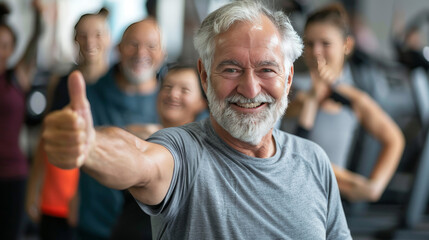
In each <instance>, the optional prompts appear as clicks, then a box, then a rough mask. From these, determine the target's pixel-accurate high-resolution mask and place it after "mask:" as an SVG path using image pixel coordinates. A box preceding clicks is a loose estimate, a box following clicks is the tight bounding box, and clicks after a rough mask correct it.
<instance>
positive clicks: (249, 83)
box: [237, 70, 261, 98]
mask: <svg viewBox="0 0 429 240" xmlns="http://www.w3.org/2000/svg"><path fill="white" fill-rule="evenodd" d="M260 92H261V85H260V81H259V78H258V77H257V76H256V75H255V72H254V71H253V70H246V71H244V73H243V75H242V76H241V77H240V80H239V83H238V86H237V93H239V94H241V95H243V96H244V97H246V98H254V97H256V96H257V95H258V94H259V93H260Z"/></svg>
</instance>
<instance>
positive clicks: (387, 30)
mask: <svg viewBox="0 0 429 240" xmlns="http://www.w3.org/2000/svg"><path fill="white" fill-rule="evenodd" d="M0 2H5V3H7V4H8V5H9V7H10V9H11V14H10V15H9V17H8V19H7V22H8V23H9V24H10V26H11V27H12V28H13V29H14V30H15V32H16V34H17V39H18V42H17V48H16V49H15V52H14V55H13V57H12V58H11V59H10V61H9V62H8V65H9V66H14V65H15V64H16V61H17V60H18V59H19V58H20V56H22V54H23V51H24V48H25V46H26V45H27V42H28V41H29V38H30V35H31V33H32V30H33V29H31V28H32V27H33V25H34V24H33V23H32V21H33V19H34V17H33V14H34V13H33V9H32V7H31V4H30V0H0ZM227 2H229V1H228V0H121V1H119V0H42V5H43V15H42V19H43V30H42V31H43V32H42V35H41V38H40V42H39V45H38V59H37V66H38V73H37V75H36V79H35V80H34V81H33V86H32V91H31V92H30V93H29V95H28V96H27V103H28V106H27V120H26V126H25V127H24V129H23V131H22V134H21V145H22V149H23V150H24V152H25V153H26V154H27V156H28V159H30V160H29V161H31V157H32V153H33V151H34V147H35V144H36V140H37V137H38V134H39V132H40V125H41V120H42V119H43V116H44V113H45V110H46V105H47V103H46V95H47V86H48V85H49V79H50V78H49V77H48V76H51V75H52V74H57V75H64V74H66V73H67V72H68V71H69V69H70V68H71V66H73V64H74V63H75V62H74V61H75V59H76V52H77V50H76V44H75V42H74V39H73V36H74V30H73V27H74V25H75V23H76V21H77V20H78V18H79V17H80V16H81V15H82V14H83V13H88V12H96V11H98V10H99V9H100V8H101V7H103V6H104V7H106V8H107V9H108V10H109V11H110V15H109V18H108V22H109V25H110V28H111V31H112V32H111V33H112V40H113V44H112V49H111V53H110V55H109V62H110V63H112V64H113V63H115V62H116V61H117V53H116V49H115V47H116V44H117V43H118V42H119V41H120V38H121V35H122V33H123V31H124V30H125V28H126V27H127V26H128V25H129V24H130V23H132V22H134V21H137V20H140V19H143V18H145V17H147V16H149V15H151V16H154V17H155V18H156V19H157V20H158V22H159V24H160V26H161V28H162V32H163V41H164V43H165V46H166V49H167V53H168V58H167V62H174V61H176V60H182V61H187V62H192V61H193V62H195V63H196V60H197V56H196V53H195V51H194V49H193V44H192V35H193V33H194V31H195V29H196V28H197V27H198V26H199V24H200V22H201V21H202V19H204V17H205V16H206V15H207V14H208V13H210V12H211V11H213V10H214V9H216V8H218V7H219V6H222V5H223V4H225V3H227ZM264 2H266V3H267V4H268V5H271V6H275V7H277V8H280V9H282V10H283V11H285V12H287V13H288V14H289V16H290V17H291V20H292V23H293V25H294V26H295V28H296V30H297V31H298V33H300V34H302V30H303V25H304V21H305V19H306V16H307V14H308V13H310V12H311V11H313V10H314V9H316V8H318V7H321V6H323V5H324V4H326V3H330V2H333V1H332V0H266V1H264ZM340 2H342V3H343V4H344V6H345V7H346V9H347V10H348V12H349V14H350V17H351V24H352V31H353V34H354V36H355V39H356V43H357V45H356V49H355V53H354V55H353V61H354V62H355V63H356V64H357V66H358V67H359V71H360V72H359V74H360V75H361V76H362V79H364V80H363V81H367V82H368V84H365V85H364V86H362V89H364V90H365V91H367V92H368V93H369V94H370V95H371V96H372V97H373V98H374V99H375V100H376V101H377V102H378V103H379V104H380V105H381V106H382V108H383V109H384V110H385V111H386V112H387V113H389V115H390V116H391V117H392V118H393V119H394V120H395V122H396V123H398V125H399V126H400V127H401V130H402V131H403V133H404V135H405V137H406V141H407V142H406V149H405V152H404V156H403V158H402V160H401V163H400V166H399V168H398V171H397V173H396V174H395V176H394V178H393V180H392V182H391V184H390V185H389V189H388V191H386V193H385V194H384V195H383V197H382V199H381V200H380V201H379V202H377V203H374V204H365V203H362V204H350V205H349V204H347V203H345V207H348V209H347V215H348V221H349V224H350V228H351V230H352V233H353V235H354V238H355V239H429V221H428V217H427V216H428V212H427V205H428V204H427V203H428V201H427V191H428V190H429V186H428V185H429V184H428V183H429V179H427V178H426V175H429V172H427V171H429V163H427V162H429V153H428V151H429V148H428V147H427V145H428V141H427V132H428V131H427V129H428V123H427V122H428V121H429V120H428V116H429V87H428V84H429V80H428V69H429V67H428V65H429V1H427V0H407V1H400V0H377V1H371V0H359V1H358V0H343V1H340ZM414 33H415V34H416V35H417V36H416V35H413V34H414ZM411 36H413V37H411ZM403 49H413V50H414V51H415V52H417V54H418V56H419V59H420V60H421V61H414V60H416V59H417V58H412V59H407V58H406V57H404V51H403ZM295 67H296V76H295V80H294V85H296V86H297V88H305V87H306V86H307V85H308V84H309V80H308V79H306V78H305V77H304V75H301V74H300V73H304V72H305V71H306V69H305V66H304V64H303V63H302V60H301V59H299V60H298V61H297V62H296V65H295ZM360 139H361V142H360V144H361V145H362V146H361V147H362V148H360V149H365V151H360V153H359V154H357V155H356V161H355V164H354V165H353V166H351V167H354V168H356V169H358V171H359V172H361V173H362V174H365V173H366V172H369V170H368V169H370V168H371V159H374V158H375V157H374V156H375V155H376V154H377V149H379V146H377V143H376V142H374V140H373V139H371V138H370V137H368V136H362V137H361V138H360ZM30 225H31V224H30ZM28 232H29V234H27V235H28V238H31V226H29V230H28Z"/></svg>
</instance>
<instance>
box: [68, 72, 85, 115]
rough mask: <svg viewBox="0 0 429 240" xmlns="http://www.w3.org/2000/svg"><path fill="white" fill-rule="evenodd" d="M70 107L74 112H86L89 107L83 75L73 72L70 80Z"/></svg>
mask: <svg viewBox="0 0 429 240" xmlns="http://www.w3.org/2000/svg"><path fill="white" fill-rule="evenodd" d="M68 89H69V96H70V106H71V108H72V109H73V110H75V111H79V110H85V109H87V108H88V107H89V104H88V99H87V97H86V89H85V80H84V79H83V76H82V73H80V72H79V71H77V70H76V71H73V72H72V73H71V74H70V75H69V78H68Z"/></svg>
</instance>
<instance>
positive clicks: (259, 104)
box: [235, 102, 262, 108]
mask: <svg viewBox="0 0 429 240" xmlns="http://www.w3.org/2000/svg"><path fill="white" fill-rule="evenodd" d="M235 104H237V105H238V106H239V107H242V108H256V107H259V106H261V105H262V103H238V102H237V103H235Z"/></svg>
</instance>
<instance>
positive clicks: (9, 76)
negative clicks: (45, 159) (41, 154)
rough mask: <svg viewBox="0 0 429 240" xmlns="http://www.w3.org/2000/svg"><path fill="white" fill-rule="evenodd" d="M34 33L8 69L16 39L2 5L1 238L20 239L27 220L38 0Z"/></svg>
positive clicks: (0, 110) (6, 10)
mask: <svg viewBox="0 0 429 240" xmlns="http://www.w3.org/2000/svg"><path fill="white" fill-rule="evenodd" d="M33 7H34V10H35V18H36V19H35V21H34V24H35V26H34V32H33V35H32V37H31V39H30V40H29V43H28V45H27V48H26V50H25V53H24V55H23V56H22V58H21V59H20V60H19V61H18V63H17V64H16V65H15V67H13V68H10V69H9V68H8V65H7V64H8V61H9V59H10V57H11V56H12V54H13V52H14V50H15V47H16V44H17V39H16V35H15V33H14V31H13V30H12V28H11V27H10V26H9V25H7V23H6V15H7V14H9V8H8V7H7V6H6V5H5V4H4V3H1V4H0V116H1V118H0V126H1V130H0V132H1V134H0V192H1V193H2V197H1V198H0V239H18V238H19V237H20V234H21V231H22V227H23V223H24V222H23V220H24V218H23V217H24V216H25V215H24V211H23V209H24V198H25V184H26V181H27V174H28V161H27V158H26V156H25V155H24V154H23V152H22V151H21V148H20V144H19V136H20V132H21V127H22V126H23V124H24V120H25V112H26V104H25V101H26V93H28V92H29V91H30V89H31V86H32V80H33V78H34V76H35V74H36V54H37V42H38V36H39V35H40V30H41V29H40V28H41V26H40V24H41V23H40V11H41V6H40V3H39V1H37V0H35V1H33Z"/></svg>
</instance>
